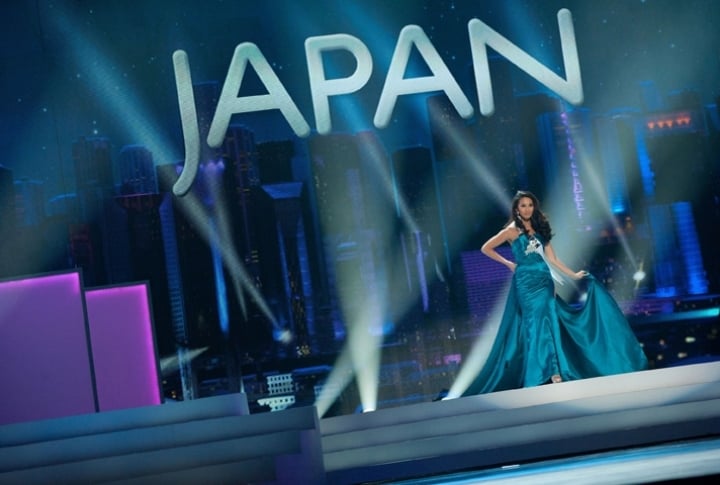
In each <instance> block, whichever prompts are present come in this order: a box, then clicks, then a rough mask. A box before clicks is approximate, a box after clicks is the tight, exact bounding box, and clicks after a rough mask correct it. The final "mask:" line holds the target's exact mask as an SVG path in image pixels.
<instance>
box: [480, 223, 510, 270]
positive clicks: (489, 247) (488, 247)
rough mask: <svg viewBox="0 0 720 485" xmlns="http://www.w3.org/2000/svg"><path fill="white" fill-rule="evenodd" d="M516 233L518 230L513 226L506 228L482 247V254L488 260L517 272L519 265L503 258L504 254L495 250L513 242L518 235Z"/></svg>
mask: <svg viewBox="0 0 720 485" xmlns="http://www.w3.org/2000/svg"><path fill="white" fill-rule="evenodd" d="M516 232H517V229H515V227H513V226H512V225H510V226H507V227H505V228H504V229H502V230H501V231H500V232H498V233H497V234H495V235H494V236H493V237H491V238H490V239H488V240H487V241H485V244H483V245H482V247H481V248H480V251H482V253H483V254H484V255H485V256H487V257H488V258H490V259H492V260H494V261H497V262H498V263H500V264H503V265H505V266H507V267H508V268H509V269H510V271H515V267H516V266H517V265H516V264H515V263H514V262H512V261H510V260H508V259H507V258H505V257H503V255H502V254H500V253H498V252H497V251H495V248H496V247H498V246H500V245H501V244H504V243H505V242H506V241H510V240H512V236H513V235H516V234H515V233H516Z"/></svg>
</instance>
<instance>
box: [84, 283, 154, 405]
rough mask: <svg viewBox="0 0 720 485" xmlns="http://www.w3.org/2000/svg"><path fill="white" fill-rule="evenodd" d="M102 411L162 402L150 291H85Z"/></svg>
mask: <svg viewBox="0 0 720 485" xmlns="http://www.w3.org/2000/svg"><path fill="white" fill-rule="evenodd" d="M85 301H86V305H87V312H88V320H89V324H90V342H91V345H92V352H93V363H94V369H95V382H96V386H97V395H98V404H99V408H100V411H108V410H111V409H125V408H131V407H137V406H147V405H153V404H160V403H161V402H162V400H161V392H160V386H159V379H158V364H157V357H156V351H155V339H154V336H153V326H152V319H151V317H150V305H149V299H148V288H147V285H146V284H134V285H128V286H118V287H112V288H102V289H93V290H88V291H86V292H85Z"/></svg>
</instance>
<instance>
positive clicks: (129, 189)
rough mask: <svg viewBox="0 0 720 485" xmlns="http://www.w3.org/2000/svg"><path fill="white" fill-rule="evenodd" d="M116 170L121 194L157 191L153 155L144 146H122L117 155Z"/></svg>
mask: <svg viewBox="0 0 720 485" xmlns="http://www.w3.org/2000/svg"><path fill="white" fill-rule="evenodd" d="M117 171H118V179H119V182H120V193H121V194H123V195H130V194H152V193H157V182H156V180H155V165H154V163H153V156H152V153H151V152H150V150H148V149H147V148H145V147H144V146H141V145H125V146H124V147H122V148H121V149H120V155H119V156H118V162H117Z"/></svg>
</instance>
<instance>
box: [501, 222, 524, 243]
mask: <svg viewBox="0 0 720 485" xmlns="http://www.w3.org/2000/svg"><path fill="white" fill-rule="evenodd" d="M500 234H502V235H503V237H504V238H505V239H506V240H507V241H508V242H513V241H514V240H515V239H517V238H518V236H519V235H520V229H518V228H517V226H516V225H515V221H513V222H511V223H510V224H508V225H507V226H505V227H504V228H503V229H502V230H501V231H500Z"/></svg>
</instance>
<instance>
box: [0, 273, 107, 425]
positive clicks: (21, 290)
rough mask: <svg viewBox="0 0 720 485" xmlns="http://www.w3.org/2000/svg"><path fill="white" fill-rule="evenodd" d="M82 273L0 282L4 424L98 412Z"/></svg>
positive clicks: (1, 417) (1, 413) (0, 401)
mask: <svg viewBox="0 0 720 485" xmlns="http://www.w3.org/2000/svg"><path fill="white" fill-rule="evenodd" d="M87 344H88V339H87V332H86V326H85V311H84V306H83V301H82V294H81V293H80V274H79V273H77V272H73V273H64V274H55V275H48V276H40V277H33V278H24V279H19V280H14V281H3V282H0V386H1V388H0V395H1V397H0V424H8V423H18V422H23V421H34V420H39V419H47V418H57V417H62V416H71V415H75V414H86V413H94V412H95V411H96V409H95V394H94V392H93V380H92V372H91V369H90V356H89V354H88V345H87Z"/></svg>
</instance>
